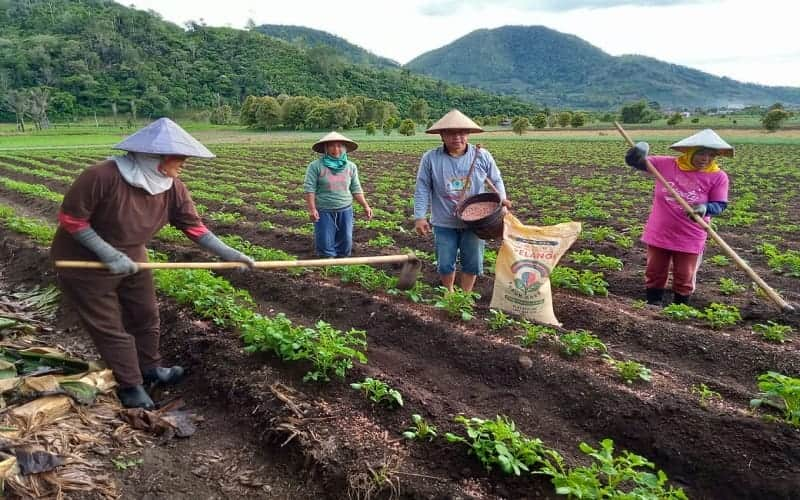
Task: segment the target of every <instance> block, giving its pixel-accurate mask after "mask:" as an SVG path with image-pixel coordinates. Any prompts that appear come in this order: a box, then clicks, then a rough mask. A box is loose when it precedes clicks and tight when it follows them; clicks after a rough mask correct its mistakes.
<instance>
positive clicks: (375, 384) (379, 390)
mask: <svg viewBox="0 0 800 500" xmlns="http://www.w3.org/2000/svg"><path fill="white" fill-rule="evenodd" d="M350 387H352V388H353V389H356V390H358V391H364V394H365V395H366V396H367V398H368V399H369V400H370V401H372V402H373V403H377V404H382V405H384V406H388V407H396V406H403V396H402V394H400V392H399V391H397V390H395V389H392V388H391V387H389V386H388V385H387V384H386V382H383V381H381V380H378V379H374V378H371V377H367V378H365V379H364V380H363V381H361V382H358V383H355V384H350Z"/></svg>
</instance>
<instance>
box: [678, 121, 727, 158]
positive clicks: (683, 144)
mask: <svg viewBox="0 0 800 500" xmlns="http://www.w3.org/2000/svg"><path fill="white" fill-rule="evenodd" d="M697 147H701V148H708V149H716V150H717V151H718V152H719V154H720V155H722V156H731V157H732V156H733V154H734V149H733V146H731V145H730V144H728V143H727V142H725V141H724V140H722V137H720V136H718V135H717V133H716V132H714V131H713V130H711V129H710V128H707V129H705V130H701V131H700V132H698V133H696V134H694V135H692V136H689V137H687V138H686V139H681V140H680V141H678V142H676V143H675V144H673V145H672V146H670V148H672V149H674V150H677V151H680V152H681V153H684V152H686V150H688V149H690V148H697Z"/></svg>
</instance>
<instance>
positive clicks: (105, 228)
mask: <svg viewBox="0 0 800 500" xmlns="http://www.w3.org/2000/svg"><path fill="white" fill-rule="evenodd" d="M114 147H115V148H116V149H121V150H124V151H127V154H126V155H124V156H114V157H111V158H109V159H107V160H105V161H103V162H100V163H98V164H96V165H93V166H91V167H89V168H87V169H86V170H84V171H83V172H82V173H81V174H80V175H79V176H78V178H77V179H76V180H75V182H74V183H73V184H72V186H71V187H70V188H69V190H68V191H67V193H66V195H65V196H64V201H63V203H62V204H61V209H60V210H59V213H58V222H59V225H58V229H57V231H56V235H55V238H54V239H53V245H52V248H51V250H50V256H51V258H52V259H53V260H62V259H64V260H98V259H99V260H100V261H102V262H103V263H105V264H106V266H107V268H108V269H102V270H95V269H69V268H59V269H57V274H58V281H59V285H60V287H61V289H62V290H63V292H64V294H65V295H66V296H67V298H68V299H70V300H71V302H72V303H73V304H74V306H75V308H76V310H77V312H78V316H79V317H80V319H81V322H82V323H83V325H84V327H85V328H86V330H87V331H88V332H89V335H90V336H91V337H92V340H93V341H94V344H95V346H96V347H97V350H98V351H99V352H100V356H101V357H102V358H103V360H104V361H105V362H106V364H107V365H108V366H109V367H110V368H111V370H112V371H113V372H114V377H115V378H116V380H117V383H118V386H119V388H118V391H117V394H118V395H119V398H120V401H121V402H122V404H123V405H124V406H126V407H141V408H152V407H153V406H154V404H153V401H152V399H150V396H149V395H148V394H147V391H146V390H145V388H144V387H143V384H144V383H147V384H173V383H176V382H178V381H179V380H180V378H181V377H182V376H183V368H181V367H180V366H173V367H170V368H166V367H162V366H161V354H160V353H159V337H160V333H159V315H158V305H157V303H156V295H155V290H154V286H153V274H152V272H151V271H150V270H140V269H139V267H138V266H137V265H136V262H143V261H146V260H147V250H146V248H145V245H146V244H147V243H148V241H149V240H150V239H151V238H152V237H153V235H155V234H156V232H158V230H159V229H161V228H162V227H163V226H164V225H166V224H167V223H170V224H172V225H173V226H175V227H176V228H178V229H180V230H182V231H183V232H184V233H185V234H186V235H187V236H188V237H189V238H190V239H191V240H192V241H194V242H195V243H197V244H199V245H200V246H202V247H204V248H206V249H207V250H209V251H210V252H212V253H214V254H216V255H218V256H220V257H221V258H223V259H224V260H227V261H236V262H243V263H245V264H246V265H247V266H248V267H252V266H253V264H254V263H253V261H252V259H250V258H249V257H247V256H246V255H244V254H242V253H240V252H238V251H236V250H234V249H232V248H230V247H229V246H227V245H226V244H224V243H223V242H221V241H220V240H219V239H218V238H217V237H216V236H215V235H214V234H213V233H212V232H211V231H209V230H208V228H206V227H205V226H204V225H203V222H202V221H201V220H200V217H199V216H198V215H197V211H196V210H195V206H194V203H193V202H192V198H191V196H190V195H189V192H188V191H187V189H186V186H185V185H184V184H183V182H181V181H180V180H179V179H178V176H179V175H180V173H181V169H182V168H183V165H184V162H185V161H186V159H187V158H188V157H190V156H193V157H198V158H214V155H213V154H212V153H211V152H210V151H209V150H208V149H206V148H205V146H203V145H202V144H201V143H199V142H198V141H197V140H196V139H195V138H194V137H192V136H191V135H189V134H188V133H186V131H184V130H183V129H182V128H181V127H180V126H178V125H177V124H175V123H174V122H172V121H171V120H169V119H168V118H161V119H159V120H157V121H155V122H153V123H151V124H150V125H148V126H147V127H145V128H143V129H141V130H139V131H138V132H136V133H134V134H133V135H131V136H129V137H127V138H126V139H125V140H123V141H122V142H120V143H119V144H117V145H116V146H114Z"/></svg>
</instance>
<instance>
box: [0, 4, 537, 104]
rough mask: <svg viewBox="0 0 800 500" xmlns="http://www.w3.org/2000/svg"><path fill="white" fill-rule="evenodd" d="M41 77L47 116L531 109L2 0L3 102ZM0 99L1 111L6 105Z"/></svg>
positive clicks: (217, 36)
mask: <svg viewBox="0 0 800 500" xmlns="http://www.w3.org/2000/svg"><path fill="white" fill-rule="evenodd" d="M42 86H45V87H49V88H50V89H51V90H50V92H51V110H52V113H51V116H53V117H54V118H56V119H58V118H59V117H68V116H74V115H89V114H91V113H93V112H95V111H96V112H97V113H104V114H110V113H112V112H114V111H118V112H121V113H127V112H129V111H131V110H132V109H135V110H136V112H137V113H138V115H139V116H157V115H163V114H169V113H170V112H171V111H174V110H178V109H198V108H204V109H208V108H210V107H213V106H217V105H219V104H221V103H229V104H234V105H238V104H240V103H241V102H243V100H244V99H245V97H247V96H248V95H257V96H264V95H272V96H277V95H279V94H288V95H305V96H309V97H312V96H320V97H325V98H337V97H341V96H347V95H350V96H353V95H362V96H367V97H370V98H374V99H380V100H385V101H391V102H393V103H394V104H395V105H396V106H397V107H398V108H399V110H400V112H401V114H403V115H407V113H408V110H409V109H410V107H411V104H412V102H414V101H415V100H417V99H425V100H426V101H427V103H428V105H429V108H430V115H431V116H436V115H440V114H443V113H444V112H446V111H447V110H449V109H450V108H452V107H458V108H460V109H462V110H463V111H464V112H466V113H468V114H470V115H473V116H477V115H487V114H508V115H516V114H528V113H531V112H533V111H534V110H535V106H534V105H533V104H531V103H530V102H524V101H521V100H519V99H517V98H514V97H509V96H498V95H492V94H489V93H487V92H485V91H480V90H476V89H468V88H463V87H461V86H458V85H452V84H446V83H444V82H442V81H440V80H437V79H433V78H429V77H425V76H420V75H414V74H412V73H411V72H409V71H408V70H405V69H380V68H375V67H370V66H361V65H354V64H349V63H345V62H341V61H339V60H337V59H336V58H329V57H326V56H325V54H324V53H323V54H320V53H319V52H316V51H313V50H308V51H305V50H302V49H300V48H298V47H297V46H295V45H293V44H291V43H288V42H285V41H283V40H278V39H276V38H272V37H269V36H266V35H263V34H261V33H257V32H254V31H247V30H237V29H231V28H212V27H207V26H204V25H200V24H196V23H191V24H190V25H189V26H187V28H186V29H184V28H182V27H179V26H177V25H175V24H172V23H168V22H165V21H163V20H162V19H160V18H159V17H158V16H157V15H156V14H155V13H153V12H145V11H140V10H135V9H132V8H128V7H124V6H122V5H120V4H118V3H116V2H113V1H111V0H0V103H2V104H6V103H7V101H8V99H7V98H8V96H9V93H10V92H12V91H14V90H15V89H29V88H33V87H42ZM2 104H0V114H2V113H5V114H3V116H2V117H0V118H4V119H13V115H12V114H11V113H10V110H9V107H10V106H3V105H2Z"/></svg>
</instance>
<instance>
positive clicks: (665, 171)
mask: <svg viewBox="0 0 800 500" xmlns="http://www.w3.org/2000/svg"><path fill="white" fill-rule="evenodd" d="M670 148H672V149H675V150H677V151H680V152H681V153H682V154H681V155H680V156H678V157H677V158H675V157H672V156H649V157H648V156H647V154H648V152H649V151H650V146H649V145H648V144H647V143H646V142H639V143H637V144H636V145H635V146H634V147H633V148H631V149H629V150H628V152H627V154H626V155H625V163H627V164H628V165H630V166H632V167H634V168H636V169H638V170H645V171H646V170H647V166H646V159H647V160H649V161H650V163H651V164H652V165H653V167H655V169H656V170H658V171H659V172H660V173H661V175H663V176H664V179H665V180H666V181H667V182H669V183H670V184H671V185H672V187H673V188H674V189H675V191H677V193H678V194H680V196H681V197H682V198H683V199H684V200H685V201H686V202H687V203H688V204H689V205H690V206H691V207H692V212H693V213H695V214H697V215H698V216H700V217H703V219H704V220H705V221H706V222H708V221H709V220H710V219H709V218H710V216H715V215H719V214H720V213H722V211H723V210H725V207H727V205H728V175H727V174H726V173H725V172H723V171H722V170H720V168H719V165H717V163H716V161H715V160H714V158H715V157H717V156H731V157H732V156H733V153H734V150H733V147H731V146H730V145H729V144H728V143H727V142H725V141H724V140H722V138H720V137H719V136H718V135H717V134H716V133H715V132H714V131H713V130H711V129H706V130H703V131H701V132H698V133H696V134H694V135H692V136H691V137H687V138H686V139H683V140H681V141H678V142H676V143H675V144H673V145H672V146H670ZM706 237H707V233H706V231H705V229H703V228H702V227H701V226H700V225H698V224H696V223H695V222H694V221H693V220H692V218H691V216H690V215H689V214H687V213H684V210H683V208H681V205H680V204H678V202H677V201H675V199H674V198H673V197H672V196H671V195H670V194H669V191H667V189H666V188H665V187H664V186H662V185H660V184H658V183H657V184H656V186H655V189H654V194H653V207H652V210H651V212H650V217H649V218H648V219H647V224H646V225H645V228H644V233H643V235H642V241H643V242H644V243H646V244H647V270H646V271H645V287H646V289H645V291H646V299H647V303H648V304H661V302H662V300H663V298H664V292H665V289H666V287H667V279H668V277H669V270H670V263H672V291H673V292H674V299H673V300H674V302H675V303H676V304H687V303H688V302H689V297H690V296H691V295H692V292H694V289H695V282H696V276H697V269H698V268H699V267H700V262H701V260H702V255H703V248H704V247H705V244H706Z"/></svg>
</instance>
